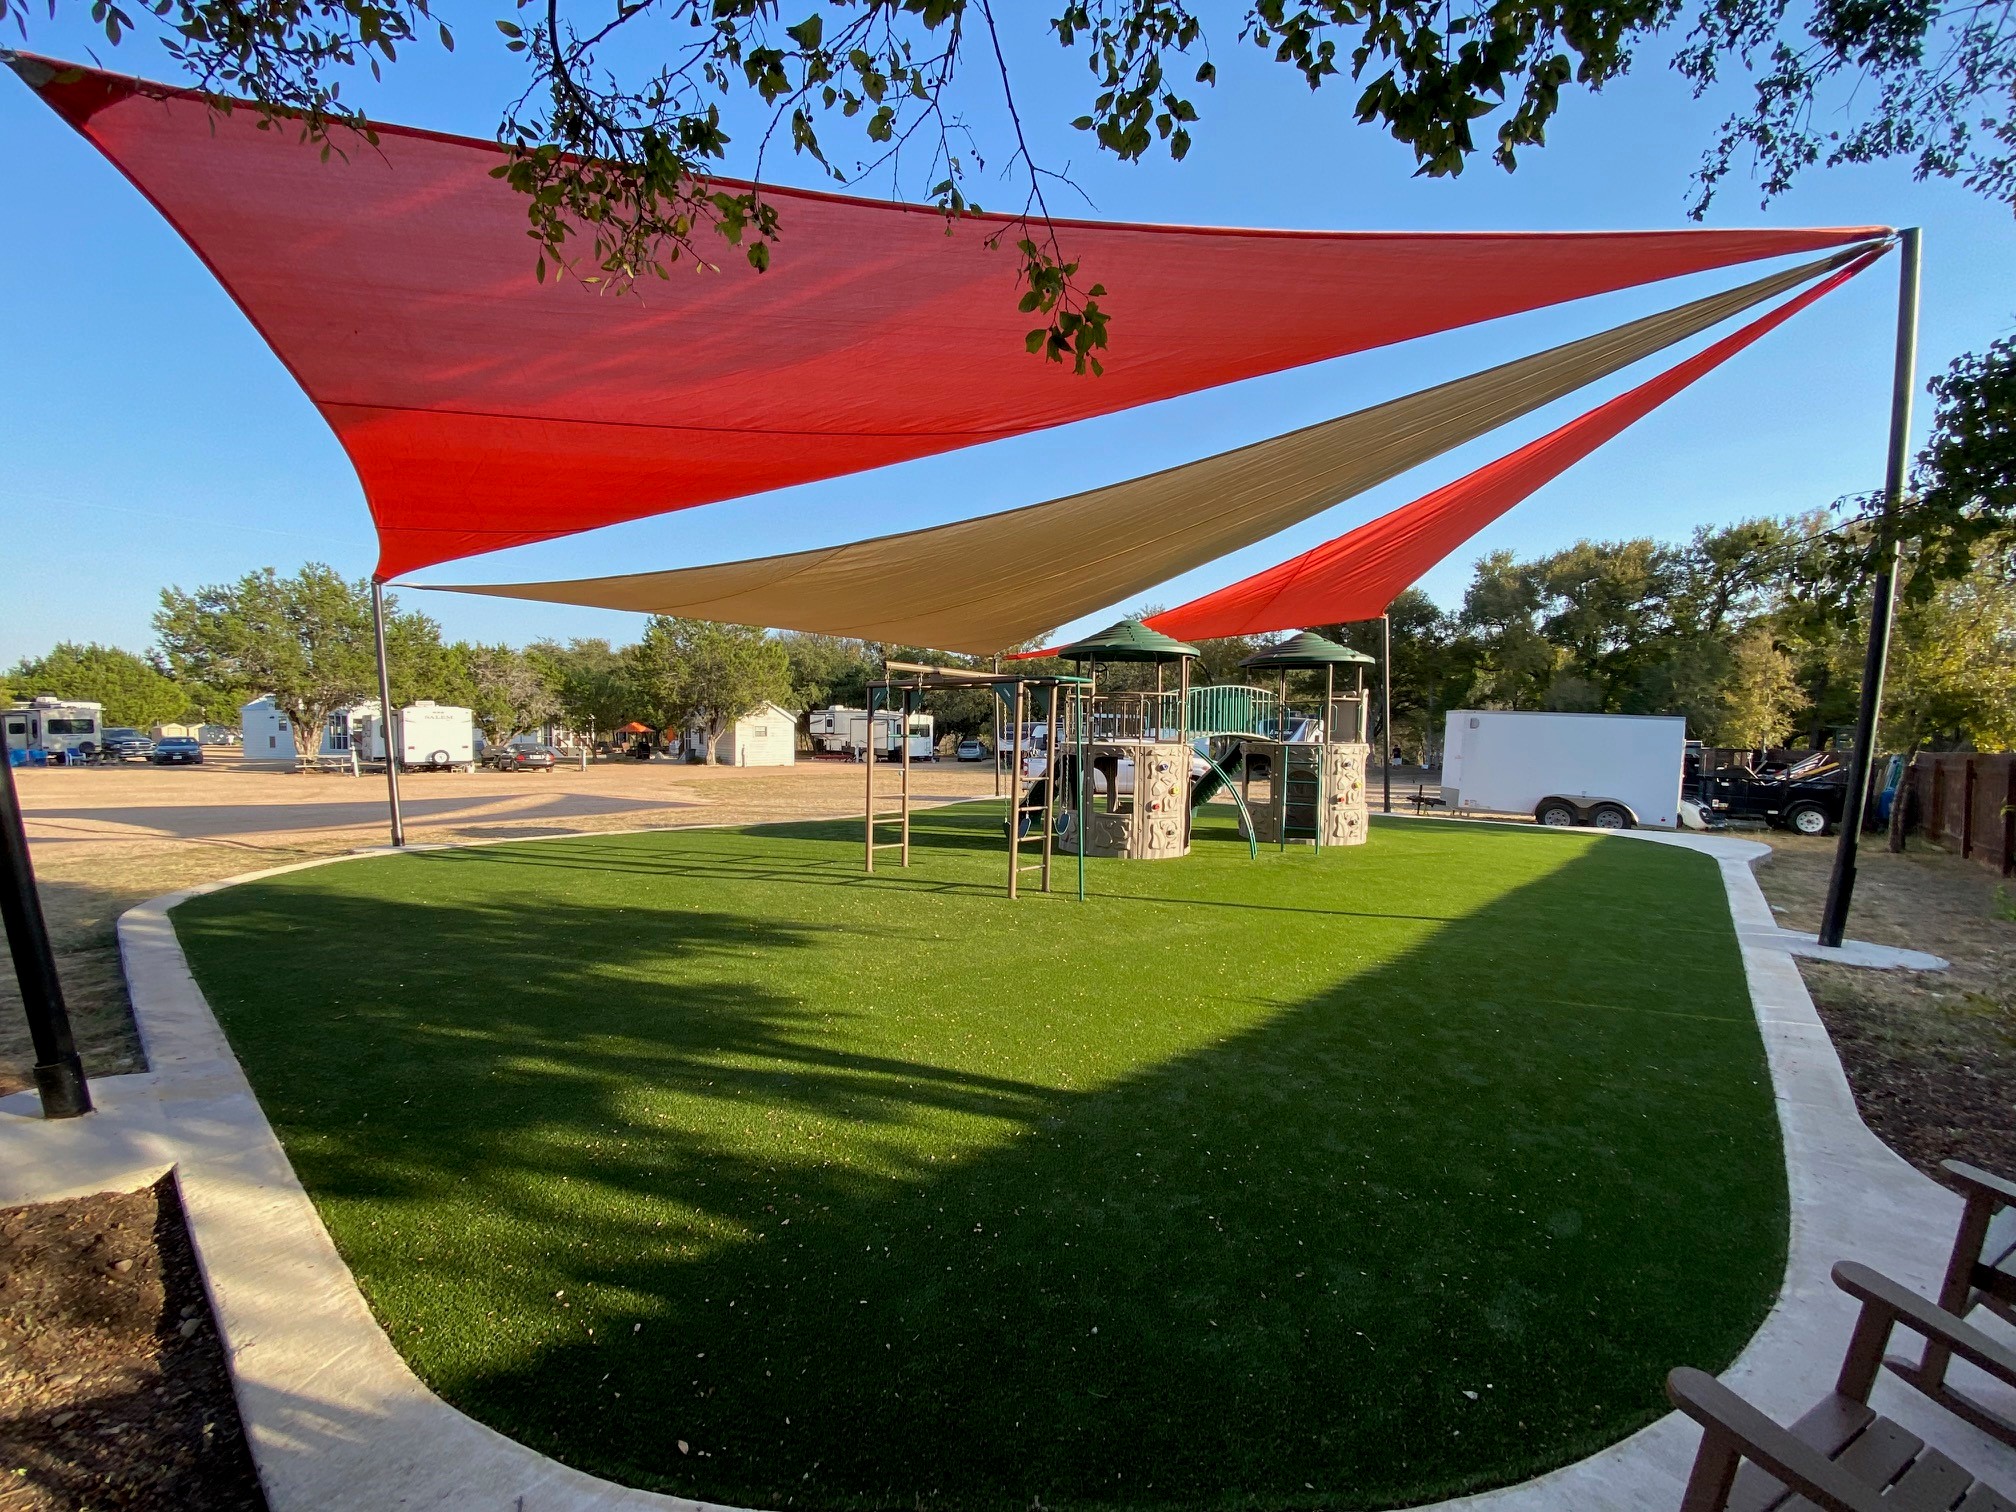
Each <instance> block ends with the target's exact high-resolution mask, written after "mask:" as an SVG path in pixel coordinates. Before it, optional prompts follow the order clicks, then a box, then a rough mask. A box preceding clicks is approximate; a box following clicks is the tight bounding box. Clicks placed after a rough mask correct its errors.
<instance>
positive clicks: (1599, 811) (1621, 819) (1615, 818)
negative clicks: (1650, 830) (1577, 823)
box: [1589, 803, 1631, 830]
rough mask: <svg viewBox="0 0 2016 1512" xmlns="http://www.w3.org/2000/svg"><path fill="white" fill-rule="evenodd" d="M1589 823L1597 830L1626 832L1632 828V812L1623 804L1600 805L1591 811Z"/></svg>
mask: <svg viewBox="0 0 2016 1512" xmlns="http://www.w3.org/2000/svg"><path fill="white" fill-rule="evenodd" d="M1589 822H1590V823H1591V824H1593V825H1595V826H1596V828H1597V829H1607V830H1626V829H1629V828H1631V810H1629V809H1627V808H1626V807H1624V805H1623V804H1621V803H1599V804H1597V805H1596V807H1594V808H1593V809H1591V810H1589Z"/></svg>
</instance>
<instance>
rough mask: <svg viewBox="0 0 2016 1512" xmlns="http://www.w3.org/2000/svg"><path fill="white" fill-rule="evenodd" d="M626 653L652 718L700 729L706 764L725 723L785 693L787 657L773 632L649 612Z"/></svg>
mask: <svg viewBox="0 0 2016 1512" xmlns="http://www.w3.org/2000/svg"><path fill="white" fill-rule="evenodd" d="M629 657H630V662H631V668H632V674H633V677H634V679H635V684H636V687H637V689H638V692H639V693H640V695H641V696H642V698H643V700H644V701H645V703H646V704H647V706H648V707H649V708H650V710H651V711H652V714H653V715H654V716H655V721H656V723H658V724H659V725H661V726H664V727H671V726H675V725H676V726H677V727H678V728H680V729H686V728H689V727H691V726H694V725H697V726H699V728H700V731H701V734H702V737H703V739H704V741H705V748H704V753H703V759H704V760H705V761H706V763H707V765H709V766H712V765H714V760H715V752H714V746H715V742H716V741H718V740H719V739H720V738H721V736H722V734H723V733H724V732H725V731H726V730H727V729H728V727H729V726H730V725H732V724H733V723H734V722H735V721H736V720H738V719H740V718H741V717H742V716H743V715H744V714H747V713H748V712H749V711H750V710H752V709H754V708H755V707H756V706H757V705H759V704H761V703H762V702H763V701H764V700H766V699H769V700H773V701H775V702H779V703H781V702H782V701H783V700H784V699H786V698H788V697H790V696H791V665H790V658H789V657H788V656H787V655H786V654H785V651H784V647H783V646H782V645H780V644H779V643H778V641H777V640H776V638H775V637H773V636H771V635H769V634H767V633H766V632H764V631H763V630H760V629H758V628H756V627H755V626H753V625H717V624H715V623H714V622H713V621H711V620H695V619H677V618H675V617H673V616H671V615H667V614H654V615H653V616H652V617H651V620H650V623H649V624H647V625H646V626H645V627H644V638H643V640H641V641H640V642H639V643H638V644H637V645H635V646H633V647H631V648H630V651H629Z"/></svg>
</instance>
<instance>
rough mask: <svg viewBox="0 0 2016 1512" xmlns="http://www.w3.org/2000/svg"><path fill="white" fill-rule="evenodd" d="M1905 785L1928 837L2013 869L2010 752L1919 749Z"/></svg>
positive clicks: (2015, 762) (2015, 812) (2014, 791)
mask: <svg viewBox="0 0 2016 1512" xmlns="http://www.w3.org/2000/svg"><path fill="white" fill-rule="evenodd" d="M1911 787H1912V791H1913V793H1914V794H1915V795H1916V797H1917V800H1918V817H1917V827H1918V829H1919V830H1920V831H1921V832H1922V833H1923V834H1924V835H1925V836H1926V837H1927V838H1928V839H1930V840H1933V841H1935V842H1937V843H1938V844H1940V845H1944V846H1947V847H1948V848H1950V849H1952V850H1956V851H1958V852H1959V853H1960V854H1961V855H1963V856H1966V857H1969V858H1970V859H1972V860H1975V861H1979V862H1981V863H1982V864H1983V865H1985V866H1992V867H1995V868H1996V869H1997V870H1999V871H2000V872H2001V873H2002V875H2003V876H2005V877H2007V876H2011V875H2016V753H2012V752H2003V753H2001V754H2000V755H1993V756H1984V755H1979V754H1976V753H1970V752H1966V751H1947V752H1941V753H1938V754H1933V753H1930V752H1920V753H1919V754H1918V756H1917V757H1916V758H1915V759H1914V760H1913V761H1912V763H1911Z"/></svg>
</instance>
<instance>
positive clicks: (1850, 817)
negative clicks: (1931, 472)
mask: <svg viewBox="0 0 2016 1512" xmlns="http://www.w3.org/2000/svg"><path fill="white" fill-rule="evenodd" d="M1897 240H1898V245H1899V247H1900V249H1901V251H1902V253H1903V255H1902V257H1901V258H1900V259H1899V260H1898V268H1897V357H1896V366H1895V369H1894V371H1893V374H1892V377H1891V386H1890V459H1889V466H1888V468H1887V470H1886V471H1885V474H1884V478H1883V513H1882V515H1881V516H1880V517H1879V518H1878V520H1877V524H1876V577H1875V581H1874V582H1872V583H1871V584H1870V590H1869V645H1868V649H1867V650H1866V652H1865V653H1864V655H1863V658H1862V701H1861V703H1860V704H1859V705H1858V706H1857V708H1856V711H1855V749H1854V750H1853V751H1852V752H1851V753H1850V754H1849V761H1848V791H1847V793H1846V794H1845V795H1844V798H1845V801H1844V802H1843V803H1842V805H1841V834H1840V836H1839V838H1838V839H1837V840H1836V841H1835V845H1834V871H1833V874H1832V875H1831V876H1829V877H1828V879H1827V906H1826V907H1825V908H1824V909H1823V910H1822V911H1821V914H1820V943H1821V944H1822V945H1839V944H1840V943H1841V937H1842V936H1843V935H1844V934H1845V933H1846V932H1847V929H1848V905H1849V903H1850V902H1851V901H1852V900H1853V898H1854V896H1855V859H1856V849H1857V846H1858V845H1859V844H1860V842H1861V839H1862V815H1863V811H1864V809H1865V808H1866V807H1867V806H1868V802H1869V768H1870V763H1871V762H1872V761H1873V760H1874V759H1875V755H1876V721H1877V715H1878V713H1879V711H1880V710H1881V709H1882V706H1883V673H1884V670H1885V667H1886V666H1887V664H1888V662H1889V658H1890V620H1891V616H1892V614H1893V612H1894V611H1895V608H1896V600H1897V511H1898V510H1899V509H1900V508H1901V507H1902V506H1903V502H1904V485H1905V479H1906V475H1907V473H1908V471H1909V468H1910V464H1911V391H1912V388H1913V386H1914V384H1915V381H1916V373H1917V366H1918V243H1919V233H1918V228H1917V227H1916V226H1911V227H1908V228H1907V229H1905V230H1903V231H1900V232H1899V233H1898V235H1897ZM1891 801H1892V802H1893V803H1902V802H1903V801H1904V789H1903V785H1902V784H1901V783H1900V784H1899V785H1898V789H1897V795H1896V797H1895V798H1893V799H1892V800H1891Z"/></svg>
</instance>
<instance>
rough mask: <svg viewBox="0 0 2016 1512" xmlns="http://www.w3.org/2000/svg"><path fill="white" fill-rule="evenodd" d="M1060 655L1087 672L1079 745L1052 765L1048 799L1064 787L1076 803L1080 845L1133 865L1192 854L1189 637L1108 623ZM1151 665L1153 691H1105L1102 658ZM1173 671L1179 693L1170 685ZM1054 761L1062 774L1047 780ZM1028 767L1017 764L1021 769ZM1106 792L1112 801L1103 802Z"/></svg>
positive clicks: (1072, 823) (1079, 708) (1073, 813)
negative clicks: (1101, 680) (1171, 670)
mask: <svg viewBox="0 0 2016 1512" xmlns="http://www.w3.org/2000/svg"><path fill="white" fill-rule="evenodd" d="M1057 655H1058V657H1059V659H1061V660H1063V661H1068V662H1071V663H1073V664H1074V665H1076V666H1078V667H1080V668H1081V669H1084V670H1085V684H1084V693H1083V695H1082V696H1081V697H1080V698H1079V699H1078V700H1076V703H1075V710H1076V712H1077V713H1078V715H1079V718H1078V719H1077V720H1075V721H1074V724H1075V725H1076V728H1075V729H1070V730H1068V731H1066V732H1064V733H1067V734H1068V735H1070V736H1074V737H1075V740H1074V742H1073V743H1074V745H1075V750H1073V751H1071V753H1070V754H1069V755H1068V756H1066V755H1062V754H1060V742H1059V741H1058V740H1057V739H1056V736H1055V733H1054V732H1053V736H1052V739H1051V742H1050V743H1051V746H1052V748H1053V755H1054V756H1056V757H1057V759H1056V760H1055V761H1053V762H1051V763H1049V764H1048V765H1046V768H1045V773H1044V776H1045V779H1046V780H1045V781H1044V782H1043V783H1042V784H1041V785H1042V787H1043V790H1044V793H1045V802H1046V803H1054V802H1055V801H1056V798H1057V795H1058V791H1059V790H1060V789H1061V790H1062V791H1063V793H1064V794H1065V795H1067V796H1068V798H1069V799H1070V809H1069V815H1070V817H1069V819H1068V821H1067V822H1068V824H1069V827H1070V830H1071V833H1072V834H1073V835H1075V836H1077V837H1078V849H1079V851H1080V852H1081V853H1082V854H1084V855H1088V856H1107V857H1116V858H1122V859H1126V860H1131V861H1166V860H1172V859H1174V858H1176V857H1178V856H1187V855H1188V854H1189V853H1190V804H1191V797H1190V783H1191V776H1192V765H1193V762H1194V759H1195V757H1194V752H1193V751H1192V749H1191V745H1190V720H1189V709H1190V663H1191V662H1192V661H1194V660H1195V659H1196V658H1197V655H1198V651H1197V648H1196V647H1195V646H1192V645H1190V644H1188V643H1187V642H1184V641H1179V640H1174V639H1172V638H1171V637H1169V636H1166V635H1163V634H1162V633H1161V632H1160V631H1156V630H1150V629H1149V628H1148V627H1147V626H1146V625H1144V624H1142V623H1141V622H1140V621H1139V620H1137V619H1125V620H1121V621H1120V622H1119V623H1117V624H1114V625H1109V626H1108V627H1107V628H1106V629H1104V630H1101V631H1100V632H1099V633H1098V634H1097V635H1090V636H1087V637H1086V638H1085V639H1083V640H1080V641H1075V642H1073V643H1072V644H1071V645H1068V646H1065V647H1063V648H1062V649H1060V650H1059V651H1058V652H1057ZM1102 662H1103V663H1105V664H1107V665H1109V666H1111V665H1114V664H1121V665H1134V666H1152V667H1154V669H1155V688H1154V691H1153V692H1152V693H1151V692H1149V691H1147V690H1146V689H1140V690H1118V691H1114V692H1110V693H1106V694H1104V695H1102V694H1101V693H1100V692H1099V667H1100V664H1101V663H1102ZM1172 665H1173V666H1174V667H1175V668H1176V689H1175V692H1174V693H1173V694H1172V693H1171V692H1170V691H1169V690H1168V688H1167V687H1166V686H1165V684H1166V680H1167V677H1168V672H1169V668H1170V667H1171V666H1172ZM1052 767H1054V769H1055V771H1056V773H1057V777H1058V780H1057V781H1054V782H1052V781H1049V780H1047V779H1048V774H1049V771H1050V770H1051V768H1052ZM1020 770H1021V768H1020V766H1018V767H1017V771H1018V772H1019V771H1020ZM1102 794H1103V796H1104V798H1105V803H1104V805H1103V807H1102V806H1101V804H1100V802H1099V799H1100V797H1101V795H1102Z"/></svg>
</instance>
